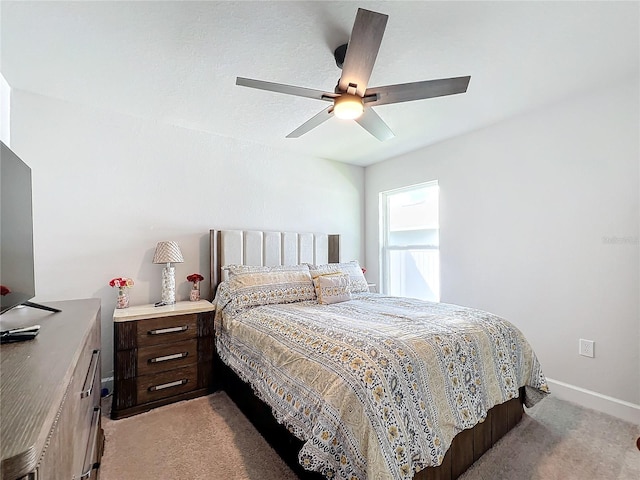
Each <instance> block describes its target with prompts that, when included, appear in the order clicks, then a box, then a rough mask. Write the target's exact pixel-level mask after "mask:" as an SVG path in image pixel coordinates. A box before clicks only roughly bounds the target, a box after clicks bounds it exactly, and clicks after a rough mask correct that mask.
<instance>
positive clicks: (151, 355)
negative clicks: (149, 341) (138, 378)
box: [138, 338, 198, 375]
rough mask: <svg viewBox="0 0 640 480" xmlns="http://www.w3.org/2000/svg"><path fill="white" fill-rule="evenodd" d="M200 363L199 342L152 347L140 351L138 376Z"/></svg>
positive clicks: (192, 341)
mask: <svg viewBox="0 0 640 480" xmlns="http://www.w3.org/2000/svg"><path fill="white" fill-rule="evenodd" d="M197 361H198V340H197V339H195V338H194V339H192V340H185V341H184V342H176V343H166V344H161V345H152V346H149V347H142V348H139V349H138V375H152V374H155V373H160V372H164V371H167V370H173V369H176V368H180V367H185V366H187V365H191V364H192V363H196V362H197Z"/></svg>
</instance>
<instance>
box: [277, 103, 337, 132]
mask: <svg viewBox="0 0 640 480" xmlns="http://www.w3.org/2000/svg"><path fill="white" fill-rule="evenodd" d="M331 117H333V105H331V106H329V107H327V108H325V109H324V110H322V111H321V112H320V113H318V114H317V115H314V116H313V117H311V118H310V119H309V120H307V121H306V122H304V123H303V124H302V125H300V126H299V127H298V128H296V129H295V130H294V131H293V132H291V133H290V134H289V135H287V138H298V137H301V136H302V135H304V134H305V133H307V132H308V131H309V130H312V129H314V128H316V127H317V126H318V125H320V124H321V123H323V122H326V121H327V120H329V119H330V118H331Z"/></svg>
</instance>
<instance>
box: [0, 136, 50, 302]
mask: <svg viewBox="0 0 640 480" xmlns="http://www.w3.org/2000/svg"><path fill="white" fill-rule="evenodd" d="M0 143H1V144H2V151H1V152H0V286H1V289H2V292H1V295H0V305H1V310H0V314H2V313H4V312H6V311H8V310H10V309H12V308H14V307H16V306H18V305H27V306H30V307H36V308H43V309H44V310H50V311H58V310H56V309H53V308H51V307H47V306H44V305H39V304H36V303H32V302H30V301H29V300H31V299H32V298H33V297H34V296H35V295H36V291H35V277H34V263H33V210H32V206H31V168H29V166H28V165H27V164H26V163H24V162H23V161H22V160H20V158H19V157H18V156H17V155H16V154H15V153H13V152H12V151H11V149H9V147H7V146H6V145H5V144H4V143H3V142H0Z"/></svg>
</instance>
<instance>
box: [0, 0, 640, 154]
mask: <svg viewBox="0 0 640 480" xmlns="http://www.w3.org/2000/svg"><path fill="white" fill-rule="evenodd" d="M358 7H363V8H368V9H370V10H374V11H377V12H381V13H385V14H388V15H389V21H388V23H387V28H386V32H385V36H384V39H383V41H382V46H381V48H380V52H379V55H378V59H377V61H376V65H375V67H374V69H373V74H372V77H371V81H370V82H369V85H370V86H380V85H388V84H396V83H405V82H414V81H420V80H429V79H436V78H443V77H455V76H463V75H471V83H470V84H469V89H468V91H467V93H466V94H461V95H454V96H449V97H441V98H435V99H428V100H421V101H416V102H409V103H401V104H396V105H386V106H380V107H377V108H376V111H377V113H378V114H379V115H380V116H381V117H382V118H383V119H384V121H385V122H386V123H387V124H388V125H389V126H390V128H391V129H392V130H393V131H394V133H395V134H396V137H395V138H393V139H391V140H388V141H386V142H379V141H378V140H376V139H375V138H373V137H372V136H371V135H369V134H368V133H367V132H366V131H365V130H363V129H362V128H361V127H360V126H359V125H357V124H356V123H355V122H353V121H346V123H345V121H341V120H338V119H336V118H333V119H331V120H329V121H327V122H325V123H324V124H322V125H321V126H319V127H318V128H316V129H314V130H312V131H311V132H309V133H308V134H306V135H304V136H302V137H300V138H298V139H286V138H285V136H286V135H287V134H288V133H289V132H291V131H292V130H293V129H295V128H296V127H297V126H299V125H300V124H301V123H303V122H304V121H306V120H307V119H309V118H310V117H312V116H313V115H315V114H316V113H318V112H319V111H320V110H322V109H323V108H325V107H326V103H324V102H319V101H316V100H312V99H308V98H299V97H293V96H288V95H282V94H276V93H271V92H266V91H260V90H253V89H248V88H244V87H238V86H236V85H235V78H236V76H243V77H248V78H255V79H260V80H266V81H271V82H278V83H287V84H291V85H299V86H304V87H310V88H315V89H319V90H328V91H331V90H333V88H334V86H335V84H336V82H337V80H338V78H339V76H340V70H339V69H338V68H337V67H336V65H335V62H334V59H333V50H334V49H335V47H337V46H338V45H340V44H342V43H345V42H346V41H347V40H348V36H349V32H350V31H351V27H352V25H353V21H354V18H355V14H356V10H357V8H358ZM0 8H1V10H0V19H1V22H2V23H1V27H2V28H1V35H2V37H1V40H2V43H1V48H2V50H1V54H2V56H1V69H2V74H3V75H4V77H5V78H6V80H7V81H8V83H9V85H10V86H11V87H12V88H16V89H21V90H25V91H30V92H33V93H37V94H41V95H46V96H51V97H55V98H59V99H64V100H67V101H70V102H77V103H81V104H88V105H92V106H95V107H98V108H104V109H109V110H115V111H118V112H121V113H125V114H129V115H135V116H139V117H144V118H150V119H153V120H156V121H160V122H166V123H170V124H173V125H177V126H181V127H185V128H189V129H195V130H199V131H204V132H209V133H211V134H213V135H219V136H225V137H233V138H237V139H239V140H241V141H246V142H255V143H258V144H263V145H269V146H272V147H276V148H281V149H286V150H291V151H294V152H298V153H300V154H304V155H310V156H314V157H321V158H329V159H334V160H338V161H343V162H347V163H352V164H356V165H369V164H372V163H375V162H378V161H381V160H384V159H386V158H390V157H393V156H396V155H399V154H402V153H405V152H408V151H411V150H415V149H418V148H421V147H424V146H427V145H430V144H432V143H435V142H438V141H441V140H444V139H446V138H450V137H453V136H456V135H460V134H462V133H465V132H469V131H472V130H475V129H479V128H482V127H484V126H486V125H488V124H492V123H495V122H497V121H500V120H502V119H505V118H508V117H510V116H514V115H518V114H519V113H521V112H524V111H527V110H531V109H535V108H539V107H542V106H544V105H547V104H549V103H552V102H557V101H560V100H561V99H563V98H565V97H569V96H572V95H575V94H579V93H584V92H586V91H588V90H589V89H592V88H595V87H600V86H602V85H606V84H609V83H615V82H616V80H617V79H619V78H622V77H629V76H633V75H634V76H638V69H639V62H640V60H639V59H640V53H639V52H640V50H639V43H640V42H639V33H638V32H639V28H640V27H639V20H640V19H639V3H638V2H608V1H605V2H415V1H413V2H352V1H343V2H321V1H310V2H280V1H278V2H275V1H263V2H70V3H67V2H22V1H21V2H10V1H6V0H3V1H2V2H1V3H0Z"/></svg>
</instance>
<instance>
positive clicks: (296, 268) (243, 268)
mask: <svg viewBox="0 0 640 480" xmlns="http://www.w3.org/2000/svg"><path fill="white" fill-rule="evenodd" d="M222 269H223V270H226V271H228V272H229V276H232V275H238V274H240V273H258V272H308V271H309V266H308V265H306V264H302V265H274V266H271V267H264V266H261V265H234V264H230V265H225V266H223V267H222Z"/></svg>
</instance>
